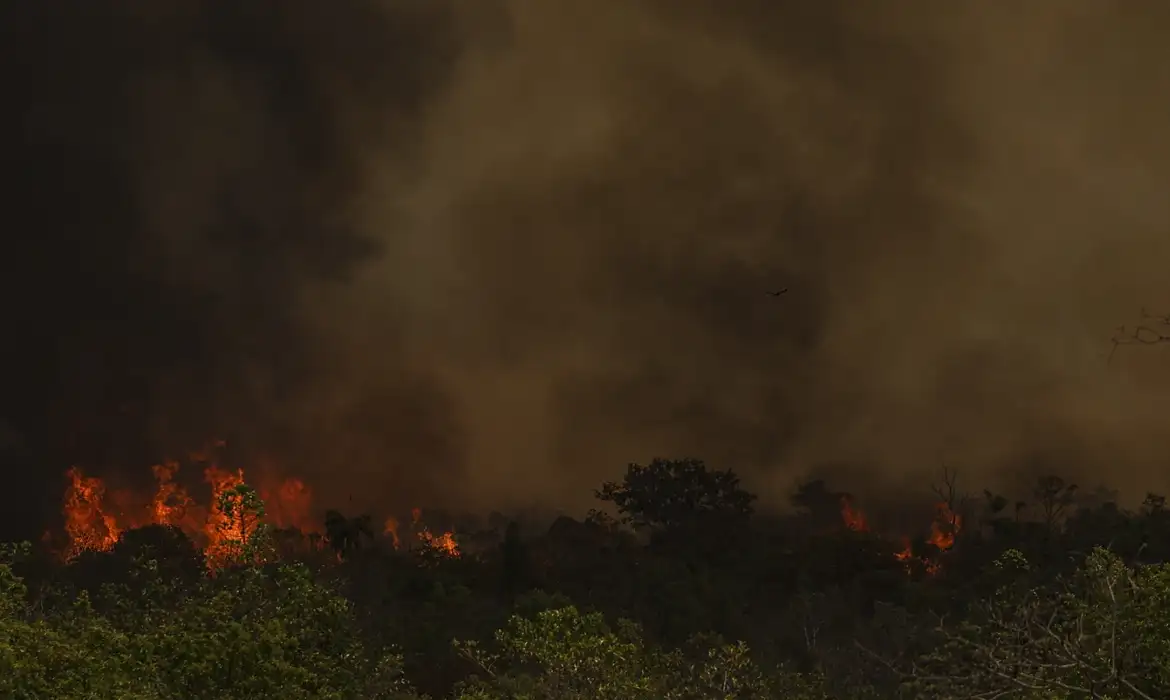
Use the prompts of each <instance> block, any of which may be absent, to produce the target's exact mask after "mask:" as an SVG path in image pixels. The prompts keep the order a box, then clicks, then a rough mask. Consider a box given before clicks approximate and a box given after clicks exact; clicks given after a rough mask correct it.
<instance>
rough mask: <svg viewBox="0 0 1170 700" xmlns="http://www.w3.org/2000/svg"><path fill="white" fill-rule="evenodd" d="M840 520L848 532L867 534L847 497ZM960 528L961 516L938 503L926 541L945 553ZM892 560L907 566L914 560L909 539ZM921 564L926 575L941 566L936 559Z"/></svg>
mask: <svg viewBox="0 0 1170 700" xmlns="http://www.w3.org/2000/svg"><path fill="white" fill-rule="evenodd" d="M841 520H842V522H843V523H844V524H845V527H846V528H847V529H849V530H852V531H854V532H869V524H868V522H867V521H866V519H865V513H864V512H862V511H861V509H860V508H858V507H857V506H856V505H855V504H854V503H853V499H852V498H851V497H850V496H848V495H846V496H842V497H841ZM962 526H963V519H962V517H961V516H959V515H958V514H957V513H955V512H953V511H952V510H951V508H950V506H949V505H947V504H946V503H938V504H936V505H935V515H934V520H933V521H932V522H931V523H930V536H929V537H927V539H926V541H927V543H929V544H932V545H934V546H935V547H936V548H937V549H938V550H939V551H940V552H945V551H947V550H948V549H950V548H951V547H953V546H955V536H956V535H958V533H959V531H960V530H961V529H962ZM894 558H895V559H897V560H898V561H900V562H904V563H905V564H906V565H907V566H909V563H910V560H911V559H913V558H914V548H913V546H912V544H911V543H910V538H908V537H903V538H902V548H901V549H900V550H899V551H897V552H895V553H894ZM922 562H923V564H924V566H925V567H926V572H927V573H928V574H931V575H933V574H937V573H938V572H939V570H940V567H941V565H940V563H939V562H938V561H937V560H936V559H932V558H928V557H922Z"/></svg>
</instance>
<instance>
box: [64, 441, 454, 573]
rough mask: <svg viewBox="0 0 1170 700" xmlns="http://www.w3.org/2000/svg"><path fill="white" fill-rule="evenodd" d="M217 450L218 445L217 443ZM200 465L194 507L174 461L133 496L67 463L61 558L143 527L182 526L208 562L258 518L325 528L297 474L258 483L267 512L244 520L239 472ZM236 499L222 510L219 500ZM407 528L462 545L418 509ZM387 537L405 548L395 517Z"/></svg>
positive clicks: (224, 554)
mask: <svg viewBox="0 0 1170 700" xmlns="http://www.w3.org/2000/svg"><path fill="white" fill-rule="evenodd" d="M215 446H216V447H222V446H223V444H222V443H216V444H215ZM192 459H193V461H195V462H196V463H200V462H201V463H203V464H204V465H205V466H204V468H203V480H204V482H206V483H207V484H208V486H210V492H211V493H210V500H209V502H208V504H207V505H206V506H201V505H199V504H198V503H197V502H196V500H195V499H194V498H192V497H191V495H190V494H189V493H188V492H187V490H186V489H185V488H184V487H183V486H182V485H181V484H180V483H178V481H177V480H176V477H177V475H178V472H179V463H178V462H175V461H168V462H164V463H163V464H160V465H156V466H154V467H152V471H153V473H154V479H155V484H156V485H155V489H154V493H153V494H152V495H149V496H144V495H136V494H135V493H134V492H132V491H109V490H107V488H106V484H105V483H104V482H103V481H102V479H100V478H98V477H93V476H85V475H84V474H83V473H82V471H81V470H80V469H79V468H77V467H73V468H71V469H70V470H69V471H68V473H67V476H68V478H69V481H68V484H67V485H66V489H65V496H64V501H63V508H62V511H63V515H64V519H65V536H66V538H67V540H68V544H67V547H66V549H65V551H64V553H63V554H64V556H65V558H66V559H73V558H75V557H76V556H78V555H79V554H81V553H82V552H86V551H108V550H109V549H110V548H112V547H113V546H114V545H115V544H116V543H117V542H118V539H119V538H120V537H121V535H122V533H123V532H125V531H126V530H129V529H133V528H137V527H143V526H146V525H167V526H173V527H177V528H179V529H181V530H182V531H183V532H185V533H186V534H187V535H188V536H189V537H191V539H192V541H194V542H196V543H197V544H199V545H201V546H202V547H203V549H204V554H205V555H206V557H207V561H208V563H209V565H211V566H213V567H214V566H215V565H216V564H217V563H219V562H222V561H225V560H226V559H227V558H228V557H230V556H231V555H232V554H233V553H237V552H240V551H241V549H242V547H243V545H244V544H246V543H247V542H248V540H249V538H250V537H251V536H252V534H253V533H254V532H255V531H256V528H257V527H259V525H260V523H261V521H263V522H264V523H267V524H268V525H271V526H273V527H276V528H281V529H295V530H299V531H300V532H301V533H303V534H305V535H307V536H309V537H311V538H315V539H317V540H320V538H321V533H323V532H324V527H323V525H322V524H321V523H320V522H319V521H318V520H317V519H316V517H315V515H314V513H313V492H312V489H311V488H309V486H308V485H307V484H305V482H304V481H302V480H301V479H298V478H286V479H282V480H266V479H264V478H261V479H260V480H259V482H258V484H259V485H258V487H257V489H256V494H257V495H258V496H259V497H260V499H261V500H262V501H263V502H264V515H263V517H262V518H259V517H254V516H253V517H250V518H249V517H248V515H247V510H248V509H247V508H244V507H237V506H244V505H245V504H242V503H240V502H239V499H240V498H241V496H240V495H238V494H236V493H235V491H234V489H236V488H237V487H238V486H241V485H243V484H245V483H246V482H245V480H244V471H243V470H242V469H235V470H230V469H224V468H222V467H220V466H218V465H217V464H216V463H215V461H214V460H213V459H211V458H210V457H209V456H208V455H207V454H196V455H193V456H192ZM225 494H226V499H227V501H228V502H232V501H234V504H233V506H232V507H231V508H229V510H228V512H225V510H224V508H223V505H225V502H224V499H225ZM412 515H413V518H412V520H413V522H412V528H411V529H412V531H413V532H414V533H415V535H416V536H417V539H418V540H419V541H420V542H421V543H422V544H423V545H424V546H427V547H430V548H433V549H435V550H437V551H440V552H442V553H444V554H446V555H448V556H459V547H458V545H457V543H456V542H455V536H454V534H453V533H451V532H443V533H442V534H439V535H435V534H432V533H431V532H430V530H429V529H428V528H427V526H426V525H425V524H423V523H422V520H421V518H422V512H421V511H420V510H418V509H415V511H414V512H413V513H412ZM386 535H387V536H388V537H390V538H391V541H392V542H393V544H394V547H395V548H399V547H401V546H402V543H401V540H400V539H399V535H398V521H397V520H395V519H394V518H389V519H387V520H386Z"/></svg>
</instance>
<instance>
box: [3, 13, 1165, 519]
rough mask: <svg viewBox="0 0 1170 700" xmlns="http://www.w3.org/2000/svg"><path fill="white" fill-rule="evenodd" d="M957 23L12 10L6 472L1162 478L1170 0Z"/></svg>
mask: <svg viewBox="0 0 1170 700" xmlns="http://www.w3.org/2000/svg"><path fill="white" fill-rule="evenodd" d="M164 5H165V7H164ZM942 5H943V4H930V6H929V7H928V6H927V5H925V4H923V3H918V2H909V1H907V2H894V3H881V4H880V6H879V5H871V4H868V3H853V2H846V1H845V0H841V1H839V2H816V3H810V2H801V1H799V0H792V1H791V2H788V1H778V0H744V1H743V2H736V3H713V2H702V1H701V0H684V1H678V0H674V1H671V2H667V1H666V0H644V1H642V2H628V1H625V0H592V1H591V2H587V3H586V2H576V1H569V0H566V1H565V2H548V1H547V0H498V1H481V2H475V3H460V2H418V1H417V0H384V1H383V2H375V1H374V0H368V1H366V2H362V1H360V0H347V1H345V2H331V3H319V2H311V1H310V0H297V1H292V2H289V1H287V0H283V1H281V2H277V1H276V0H270V1H265V2H250V3H233V2H226V1H222V2H216V1H211V0H205V1H203V2H196V1H195V0H187V1H184V2H172V3H148V2H127V3H118V4H113V3H111V4H101V5H97V4H92V3H90V4H86V5H85V6H84V7H80V6H79V7H74V5H72V4H70V5H68V6H66V4H65V3H60V2H41V3H21V9H19V10H14V11H11V14H12V15H13V16H12V17H10V18H6V19H5V20H4V21H3V22H0V27H3V29H0V31H2V32H3V33H4V34H5V36H4V37H3V38H4V40H5V46H9V47H12V48H13V50H14V51H15V53H14V56H15V57H16V58H17V60H14V61H9V62H5V67H4V68H3V69H0V71H3V72H4V75H3V77H4V78H5V84H6V85H11V86H13V87H11V88H10V92H11V93H12V94H13V95H14V96H16V97H17V98H19V100H20V101H21V103H22V105H23V109H21V110H16V111H15V112H10V113H7V114H5V115H4V116H3V117H2V119H4V120H7V129H6V133H8V134H10V135H11V139H12V141H13V145H12V149H11V151H12V154H13V155H12V157H10V158H9V163H10V168H11V170H12V175H13V177H11V178H10V180H14V181H16V182H18V184H17V185H16V186H15V187H10V188H9V189H8V190H7V191H6V193H5V194H6V196H8V197H11V198H12V201H11V202H10V203H9V205H8V206H7V207H6V209H7V211H8V214H9V216H8V223H7V225H8V227H9V229H10V235H9V237H8V240H9V243H8V244H7V246H6V247H7V250H6V251H5V253H6V254H5V256H4V258H3V259H4V263H3V268H4V270H3V271H4V280H3V282H2V283H0V284H2V285H3V290H2V291H3V292H4V299H5V302H4V304H5V307H7V308H6V311H7V316H8V319H9V323H10V324H11V325H10V327H11V328H13V330H14V333H12V335H11V340H10V341H9V342H8V343H7V344H6V345H5V347H4V350H3V352H4V358H5V361H6V367H8V368H9V370H8V371H10V372H11V373H12V374H13V376H14V377H15V378H16V379H17V380H18V381H14V382H13V387H14V388H13V389H12V390H11V391H10V392H9V394H8V396H7V397H6V398H7V400H6V402H5V403H6V405H5V407H4V408H5V414H6V415H5V418H6V421H7V423H8V425H9V427H10V430H7V431H6V434H7V435H8V439H7V443H8V445H9V446H8V448H7V450H8V452H9V453H10V454H11V455H12V457H11V458H10V462H11V463H13V464H18V465H24V464H26V463H29V462H33V461H36V460H40V461H39V462H38V463H41V464H49V465H50V466H51V468H52V469H53V470H58V469H59V468H60V466H61V464H62V463H67V462H69V461H81V462H88V463H100V464H104V465H106V466H107V467H110V468H112V467H113V465H115V464H124V465H127V466H128V467H129V468H133V469H138V468H139V466H138V465H141V464H144V463H146V462H149V461H150V460H152V459H156V458H157V455H159V454H164V453H167V452H171V451H175V450H183V449H186V448H187V447H189V446H191V445H192V444H196V443H198V442H199V441H201V440H202V439H204V438H206V437H209V436H212V435H215V436H217V437H226V438H228V439H229V441H230V442H231V444H232V445H239V446H240V447H239V449H240V450H241V451H242V454H243V453H247V455H251V456H257V455H263V456H265V457H266V458H269V459H271V460H272V461H275V462H278V463H281V464H284V465H285V469H287V470H288V471H296V472H301V473H304V474H306V475H307V476H308V477H309V478H310V480H311V481H314V482H315V483H317V484H318V486H319V488H320V489H321V490H322V491H323V492H324V493H323V495H324V496H325V497H326V498H330V499H333V500H339V499H346V498H351V497H352V499H353V501H354V502H355V507H374V506H375V505H378V506H381V505H382V504H386V505H387V506H392V505H401V504H403V503H406V502H425V503H436V504H443V505H448V506H454V507H459V506H464V507H476V508H488V507H501V506H508V505H520V504H527V503H532V502H539V503H543V504H548V505H561V506H567V507H573V508H579V507H581V506H582V505H583V501H584V500H585V499H588V497H589V489H590V488H591V487H592V486H595V485H596V484H597V483H598V482H599V481H601V480H603V479H606V478H611V477H612V476H614V475H615V474H617V473H618V472H619V470H620V469H621V468H622V465H623V464H624V463H625V462H627V461H631V460H644V459H647V458H649V457H651V456H654V455H694V456H700V457H704V458H706V459H707V460H708V461H710V462H712V463H713V464H716V465H718V466H730V467H734V468H736V469H738V470H740V471H741V472H743V473H745V474H746V475H748V478H749V482H750V484H751V485H752V486H753V487H754V488H756V489H757V490H759V491H761V492H762V493H764V494H765V496H766V497H769V498H772V499H774V500H775V499H779V498H782V497H783V494H784V493H786V491H787V490H788V489H789V488H790V487H791V485H792V482H793V480H794V479H795V478H797V477H799V476H801V475H805V474H809V473H817V474H827V475H830V476H837V477H838V478H840V479H841V480H842V483H841V485H842V486H845V487H849V488H855V489H857V490H865V488H863V487H868V488H869V489H870V490H872V491H874V492H879V491H883V490H887V489H889V488H890V487H891V486H904V485H905V484H906V483H910V482H914V483H918V484H921V483H923V479H924V477H926V476H929V475H931V474H932V473H933V472H934V471H935V470H936V469H937V468H938V467H939V466H940V465H941V464H943V463H944V462H945V463H946V464H948V465H950V466H953V467H957V468H959V469H960V470H961V471H962V472H963V473H964V474H965V476H966V479H967V481H968V483H971V484H974V483H975V482H979V481H998V482H1000V483H1004V484H1010V483H1011V482H1012V481H1013V480H1014V479H1017V478H1023V475H1027V474H1035V473H1036V472H1040V471H1059V472H1062V473H1065V474H1068V475H1069V476H1071V477H1073V478H1076V479H1081V480H1083V481H1085V482H1092V483H1095V482H1096V481H1099V480H1106V481H1109V482H1111V484H1112V485H1115V486H1118V487H1122V488H1131V489H1139V488H1143V487H1145V486H1147V485H1148V486H1150V487H1157V486H1160V485H1162V483H1163V482H1164V481H1166V480H1165V479H1164V478H1162V477H1160V476H1159V475H1157V474H1153V473H1151V470H1153V469H1155V468H1157V467H1158V466H1160V465H1161V464H1162V458H1163V455H1162V452H1161V440H1160V439H1159V438H1160V435H1161V432H1162V426H1161V425H1160V422H1159V421H1160V420H1162V417H1163V416H1165V415H1167V408H1170V371H1168V368H1170V357H1167V356H1166V354H1165V353H1160V352H1158V350H1159V348H1156V347H1155V348H1146V347H1122V348H1120V349H1119V351H1118V353H1117V354H1116V356H1115V357H1114V358H1113V361H1112V362H1109V363H1106V358H1107V356H1108V354H1109V351H1110V348H1111V346H1110V337H1111V335H1112V333H1113V329H1114V327H1115V326H1117V325H1119V324H1121V323H1125V322H1130V321H1133V320H1134V317H1135V316H1136V315H1137V313H1138V311H1139V309H1141V308H1142V307H1143V306H1145V307H1148V308H1150V309H1151V310H1153V311H1166V312H1170V281H1168V280H1167V278H1166V274H1165V272H1166V269H1165V268H1166V263H1167V261H1170V236H1167V235H1166V234H1165V230H1166V227H1167V225H1168V224H1170V199H1168V198H1165V197H1164V196H1163V192H1162V191H1161V190H1160V186H1161V185H1162V184H1163V183H1165V182H1167V181H1170V165H1167V163H1170V158H1168V157H1167V156H1170V136H1167V134H1166V133H1165V132H1164V130H1163V129H1162V126H1163V125H1164V124H1166V123H1170V98H1168V97H1167V96H1166V95H1167V94H1170V93H1166V91H1165V90H1163V89H1161V88H1162V87H1163V86H1164V82H1165V80H1166V76H1167V70H1170V67H1168V66H1170V49H1165V48H1162V46H1163V44H1164V42H1162V37H1163V35H1164V34H1163V32H1162V31H1161V29H1162V28H1164V27H1166V26H1170V25H1168V23H1170V12H1168V11H1167V9H1166V8H1164V7H1163V4H1158V3H1153V2H1150V3H1141V2H1133V3H1126V4H1125V5H1124V7H1123V6H1120V5H1118V6H1116V7H1113V6H1107V5H1106V4H1105V3H1098V2H1088V1H1087V0H1085V1H1081V2H1077V1H1069V0H1063V1H1061V0H1048V1H1046V2H1038V3H1031V4H1030V5H1029V6H1028V9H1027V10H1020V9H1018V8H1007V7H1006V6H1005V7H1003V8H1000V7H999V6H998V5H995V4H992V3H979V2H975V1H974V0H972V1H971V2H963V3H945V7H944V6H942ZM779 288H788V289H789V291H788V293H787V294H785V295H783V296H780V297H770V296H768V295H767V294H766V292H767V291H769V290H774V289H779ZM1099 466H1107V467H1108V469H1109V471H1108V474H1097V473H1094V472H1093V471H1091V470H1092V469H1094V468H1096V467H1099ZM1139 495H1140V494H1139Z"/></svg>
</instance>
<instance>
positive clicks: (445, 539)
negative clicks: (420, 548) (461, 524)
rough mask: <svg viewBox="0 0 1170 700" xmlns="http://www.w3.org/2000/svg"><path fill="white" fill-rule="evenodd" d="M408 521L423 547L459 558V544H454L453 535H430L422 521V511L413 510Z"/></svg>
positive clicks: (445, 533)
mask: <svg viewBox="0 0 1170 700" xmlns="http://www.w3.org/2000/svg"><path fill="white" fill-rule="evenodd" d="M410 521H411V525H412V526H413V527H412V529H414V530H415V531H416V532H417V533H418V538H419V539H420V540H422V542H423V544H424V545H426V546H427V547H429V548H431V549H433V550H435V551H437V552H440V553H441V554H446V555H447V556H450V557H457V556H459V544H458V543H457V542H455V534H454V533H452V532H444V533H442V534H441V535H434V534H432V533H431V531H430V529H428V528H427V526H426V525H425V524H424V523H423V521H422V510H420V509H418V508H415V509H413V510H412V511H410Z"/></svg>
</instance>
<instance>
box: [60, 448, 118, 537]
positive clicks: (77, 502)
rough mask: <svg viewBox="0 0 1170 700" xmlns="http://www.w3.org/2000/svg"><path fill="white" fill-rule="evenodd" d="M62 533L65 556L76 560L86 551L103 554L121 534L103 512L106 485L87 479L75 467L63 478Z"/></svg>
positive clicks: (110, 517)
mask: <svg viewBox="0 0 1170 700" xmlns="http://www.w3.org/2000/svg"><path fill="white" fill-rule="evenodd" d="M66 475H67V476H68V477H69V484H68V485H67V486H66V487H65V506H64V508H65V532H66V534H67V535H68V536H69V545H70V546H69V551H68V552H67V554H66V556H67V557H69V558H73V557H76V556H77V555H78V554H80V553H82V552H84V551H86V550H94V551H106V550H108V549H110V548H111V547H113V546H114V545H115V544H117V542H118V538H119V537H121V536H122V530H121V528H119V527H118V523H117V521H116V520H115V518H114V516H113V515H111V514H108V513H106V512H105V509H104V505H103V502H102V501H103V499H104V497H105V495H106V485H105V484H104V483H103V482H102V480H101V479H97V478H94V477H87V476H85V475H83V474H82V473H81V470H80V469H78V468H77V467H72V468H70V469H69V471H68V472H67V474H66Z"/></svg>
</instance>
